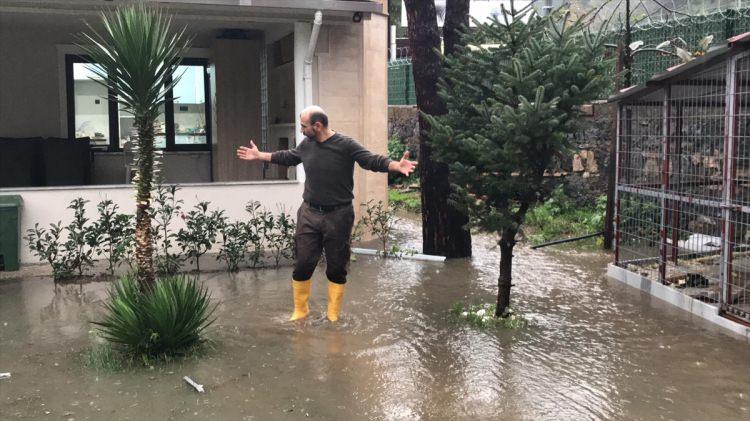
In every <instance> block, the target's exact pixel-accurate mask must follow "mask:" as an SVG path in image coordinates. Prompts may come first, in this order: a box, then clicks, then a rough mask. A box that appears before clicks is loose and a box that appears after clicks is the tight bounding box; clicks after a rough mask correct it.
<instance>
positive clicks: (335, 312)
mask: <svg viewBox="0 0 750 421" xmlns="http://www.w3.org/2000/svg"><path fill="white" fill-rule="evenodd" d="M345 287H346V285H345V284H337V283H335V282H331V281H328V320H330V321H332V322H335V321H337V320H338V319H339V313H341V301H343V299H344V288H345Z"/></svg>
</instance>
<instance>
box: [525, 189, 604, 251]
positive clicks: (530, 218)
mask: <svg viewBox="0 0 750 421" xmlns="http://www.w3.org/2000/svg"><path fill="white" fill-rule="evenodd" d="M606 206H607V197H606V196H600V197H599V198H597V202H596V206H588V207H586V206H580V205H579V204H577V203H575V202H574V201H573V200H571V199H570V198H569V197H567V196H565V193H564V192H563V191H562V188H561V187H558V188H556V189H555V191H554V192H553V193H552V196H551V197H550V198H549V199H548V200H547V201H546V202H544V203H542V204H541V205H538V206H536V207H534V208H533V209H532V210H531V211H529V213H528V214H527V215H526V220H525V221H524V226H523V230H524V233H525V235H526V239H527V240H528V241H529V242H530V243H531V245H537V244H542V243H545V242H547V241H552V240H558V239H563V238H569V237H576V236H580V235H586V234H593V233H595V232H598V231H601V230H602V228H603V224H604V213H605V210H606ZM602 241H603V239H602V237H596V238H593V239H587V240H582V241H576V242H573V243H569V244H566V246H568V247H574V248H583V249H589V248H595V247H600V246H601V245H602Z"/></svg>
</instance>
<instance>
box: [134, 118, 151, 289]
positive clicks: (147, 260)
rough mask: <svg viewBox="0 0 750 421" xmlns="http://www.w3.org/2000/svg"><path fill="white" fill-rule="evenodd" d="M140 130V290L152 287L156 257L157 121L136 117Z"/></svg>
mask: <svg viewBox="0 0 750 421" xmlns="http://www.w3.org/2000/svg"><path fill="white" fill-rule="evenodd" d="M135 124H136V127H137V129H138V158H137V159H138V174H137V177H138V179H137V180H136V213H135V258H136V264H137V266H138V282H139V284H140V286H141V289H142V290H144V291H146V290H148V291H150V290H153V287H154V256H153V249H152V241H151V216H149V212H148V211H149V208H150V206H151V187H152V186H151V184H152V182H153V175H154V124H153V120H152V119H148V118H143V117H140V118H138V119H136V122H135Z"/></svg>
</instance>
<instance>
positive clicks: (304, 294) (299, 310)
mask: <svg viewBox="0 0 750 421" xmlns="http://www.w3.org/2000/svg"><path fill="white" fill-rule="evenodd" d="M311 289H312V281H311V280H309V279H308V280H306V281H295V280H292V296H293V297H294V313H292V317H291V318H289V321H290V322H293V321H295V320H299V319H303V318H305V317H307V315H308V314H309V313H310V307H309V306H308V305H307V300H308V299H309V298H310V290H311Z"/></svg>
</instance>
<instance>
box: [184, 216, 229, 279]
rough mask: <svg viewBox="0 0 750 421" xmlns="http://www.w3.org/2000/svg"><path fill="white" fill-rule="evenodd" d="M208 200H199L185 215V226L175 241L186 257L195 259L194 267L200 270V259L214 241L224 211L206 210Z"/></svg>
mask: <svg viewBox="0 0 750 421" xmlns="http://www.w3.org/2000/svg"><path fill="white" fill-rule="evenodd" d="M208 205H209V202H200V203H198V204H197V205H195V207H194V208H193V210H191V211H190V212H189V213H188V214H187V215H184V214H183V216H182V217H183V219H185V228H182V229H180V230H179V231H178V232H177V243H178V244H179V246H180V247H181V248H182V251H183V252H184V253H185V254H186V257H187V258H188V259H190V260H191V262H192V261H193V260H195V269H196V270H197V271H199V272H200V270H201V264H200V259H201V256H203V255H204V254H205V253H206V252H207V251H208V250H211V247H212V246H213V245H214V243H216V236H217V234H218V233H219V227H220V226H221V223H222V220H223V217H224V211H223V210H219V211H216V210H215V211H211V212H209V211H208Z"/></svg>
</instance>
